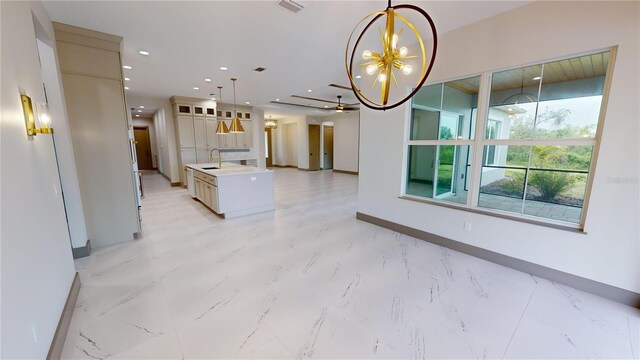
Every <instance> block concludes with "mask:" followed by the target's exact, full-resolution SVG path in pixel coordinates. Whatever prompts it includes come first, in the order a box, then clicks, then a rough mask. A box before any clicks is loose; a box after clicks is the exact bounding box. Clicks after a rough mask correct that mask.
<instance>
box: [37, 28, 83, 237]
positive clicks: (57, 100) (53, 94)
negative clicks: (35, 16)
mask: <svg viewBox="0 0 640 360" xmlns="http://www.w3.org/2000/svg"><path fill="white" fill-rule="evenodd" d="M36 25H37V26H36V36H37V37H38V38H39V40H38V54H39V58H40V66H41V67H42V77H43V81H44V83H45V87H46V89H47V101H48V103H49V112H50V115H51V121H52V127H53V128H54V129H55V130H54V131H55V135H54V137H55V142H56V154H57V160H58V166H59V172H60V180H61V181H62V189H63V198H64V205H65V211H66V215H67V222H68V227H69V235H70V236H71V244H72V246H73V247H74V248H79V247H84V246H86V245H87V240H88V238H89V237H88V234H87V227H86V223H85V217H84V209H83V206H82V195H81V193H80V184H79V182H78V173H77V169H76V162H75V161H76V160H75V157H74V153H73V143H72V142H71V133H70V131H69V122H68V120H67V108H66V105H65V103H64V92H63V89H62V86H61V83H60V69H59V66H58V57H57V54H56V45H55V41H53V39H51V38H49V37H48V35H47V34H46V31H45V30H44V29H43V27H41V26H40V25H39V23H37V22H36ZM40 39H42V40H44V41H41V40H40Z"/></svg>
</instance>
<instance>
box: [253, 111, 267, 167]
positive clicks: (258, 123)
mask: <svg viewBox="0 0 640 360" xmlns="http://www.w3.org/2000/svg"><path fill="white" fill-rule="evenodd" d="M251 116H252V117H253V119H252V121H251V122H252V125H253V149H252V151H253V152H254V153H255V154H256V156H257V157H258V164H257V165H258V167H259V168H263V169H265V168H266V167H267V158H266V156H267V154H266V153H265V145H264V110H261V109H258V108H253V109H252V110H251Z"/></svg>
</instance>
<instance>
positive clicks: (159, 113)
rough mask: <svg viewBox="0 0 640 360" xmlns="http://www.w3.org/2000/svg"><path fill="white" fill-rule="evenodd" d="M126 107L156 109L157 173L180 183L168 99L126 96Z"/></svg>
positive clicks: (174, 134) (174, 133) (173, 126)
mask: <svg viewBox="0 0 640 360" xmlns="http://www.w3.org/2000/svg"><path fill="white" fill-rule="evenodd" d="M127 105H128V106H129V107H131V106H140V105H143V106H144V107H146V108H150V109H157V110H156V113H155V114H154V124H155V126H156V129H155V130H156V136H157V143H158V149H157V154H158V159H159V162H160V163H159V164H158V171H160V173H162V174H163V175H164V176H166V177H168V178H169V179H171V182H172V183H177V182H180V172H179V169H178V153H177V150H176V132H175V122H174V120H173V110H172V109H171V102H169V98H166V99H165V98H149V97H140V96H133V95H129V94H127Z"/></svg>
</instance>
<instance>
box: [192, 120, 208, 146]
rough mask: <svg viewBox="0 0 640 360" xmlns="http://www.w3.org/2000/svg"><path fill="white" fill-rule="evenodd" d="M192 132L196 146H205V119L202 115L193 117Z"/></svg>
mask: <svg viewBox="0 0 640 360" xmlns="http://www.w3.org/2000/svg"><path fill="white" fill-rule="evenodd" d="M193 133H194V135H195V136H194V137H195V142H196V147H198V148H201V147H204V148H206V147H207V131H206V130H205V120H204V118H203V117H200V116H194V117H193Z"/></svg>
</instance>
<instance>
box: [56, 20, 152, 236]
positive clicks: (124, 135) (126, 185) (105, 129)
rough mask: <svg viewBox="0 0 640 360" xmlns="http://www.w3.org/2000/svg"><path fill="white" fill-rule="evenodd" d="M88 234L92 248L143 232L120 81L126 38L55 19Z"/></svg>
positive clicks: (63, 82)
mask: <svg viewBox="0 0 640 360" xmlns="http://www.w3.org/2000/svg"><path fill="white" fill-rule="evenodd" d="M53 29H54V31H55V38H56V47H57V52H58V60H59V62H60V74H61V76H62V85H63V88H64V96H65V104H66V109H67V116H68V119H69V132H70V135H71V141H72V144H73V150H74V155H75V163H76V169H77V174H78V182H79V185H80V194H81V197H82V208H83V212H84V218H85V223H86V227H87V235H88V236H89V239H90V240H91V245H93V246H94V247H102V246H107V245H113V244H116V243H121V242H125V241H129V240H133V238H134V233H137V232H139V231H140V222H139V219H140V217H139V213H138V204H137V201H136V189H135V188H136V185H135V184H136V182H135V179H134V172H133V167H132V164H133V159H134V158H133V154H134V153H133V152H132V151H131V147H130V143H129V135H128V129H129V124H128V117H127V106H126V101H125V96H124V89H123V80H122V63H121V61H120V49H121V46H122V38H121V37H119V36H115V35H109V34H105V33H99V32H96V31H93V30H87V29H82V28H79V27H75V26H71V25H66V24H60V23H55V22H54V23H53Z"/></svg>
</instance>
